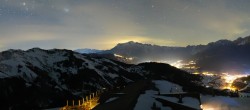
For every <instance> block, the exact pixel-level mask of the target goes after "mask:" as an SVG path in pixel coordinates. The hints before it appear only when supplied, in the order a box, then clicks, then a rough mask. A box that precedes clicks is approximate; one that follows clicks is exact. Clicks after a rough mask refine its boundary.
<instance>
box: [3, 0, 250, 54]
mask: <svg viewBox="0 0 250 110" xmlns="http://www.w3.org/2000/svg"><path fill="white" fill-rule="evenodd" d="M247 35H250V0H0V50H6V49H11V48H12V49H29V48H33V47H40V48H44V49H51V48H66V49H77V48H96V49H109V48H112V47H113V46H115V45H116V44H117V43H123V42H127V41H131V40H133V41H137V42H142V43H151V44H158V45H167V46H187V45H197V44H207V43H209V42H212V41H216V40H219V39H229V40H233V39H235V38H237V37H244V36H247Z"/></svg>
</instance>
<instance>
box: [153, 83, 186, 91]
mask: <svg viewBox="0 0 250 110" xmlns="http://www.w3.org/2000/svg"><path fill="white" fill-rule="evenodd" d="M153 82H154V83H155V86H156V88H158V89H159V91H160V93H161V94H166V93H178V92H183V91H182V87H181V86H179V85H177V84H174V83H171V82H168V81H166V80H154V81H153ZM171 89H172V90H171ZM171 91H172V92H171Z"/></svg>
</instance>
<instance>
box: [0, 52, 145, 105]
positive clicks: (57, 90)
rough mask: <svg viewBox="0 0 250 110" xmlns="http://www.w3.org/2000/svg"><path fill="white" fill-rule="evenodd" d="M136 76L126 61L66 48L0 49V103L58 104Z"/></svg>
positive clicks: (130, 80) (138, 76)
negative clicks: (116, 60)
mask: <svg viewBox="0 0 250 110" xmlns="http://www.w3.org/2000/svg"><path fill="white" fill-rule="evenodd" d="M138 78H141V76H140V75H139V74H133V73H132V72H129V71H128V70H127V66H126V64H121V63H120V62H115V61H111V60H108V59H105V58H91V57H89V56H86V55H82V54H80V53H77V52H73V51H70V50H58V49H53V50H42V49H39V48H33V49H30V50H27V51H22V50H8V51H4V52H1V53H0V82H1V83H0V87H1V90H0V99H5V100H6V101H5V103H6V104H4V103H1V104H3V105H1V106H7V107H11V106H13V107H20V106H27V107H32V108H33V107H35V108H36V107H38V108H39V107H47V106H50V105H51V104H52V105H54V106H55V105H56V104H58V105H60V104H62V103H65V102H63V101H65V100H67V99H68V98H69V99H70V98H73V97H79V96H83V95H85V94H88V93H90V92H91V91H92V92H93V91H96V90H98V89H101V88H103V87H105V88H112V87H114V86H117V85H119V84H120V83H128V82H132V81H134V80H137V79H138ZM58 98H60V99H58ZM14 100H15V101H14ZM19 101H20V102H19ZM54 101H58V102H54ZM60 101H61V102H60ZM20 103H22V104H20ZM8 104H11V105H8ZM30 105H32V106H30Z"/></svg>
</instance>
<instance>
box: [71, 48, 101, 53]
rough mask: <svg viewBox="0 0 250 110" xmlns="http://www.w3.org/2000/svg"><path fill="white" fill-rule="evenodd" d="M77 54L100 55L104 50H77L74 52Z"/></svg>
mask: <svg viewBox="0 0 250 110" xmlns="http://www.w3.org/2000/svg"><path fill="white" fill-rule="evenodd" d="M74 51H75V52H78V53H84V54H91V53H99V52H102V51H103V50H97V49H87V48H86V49H76V50H74Z"/></svg>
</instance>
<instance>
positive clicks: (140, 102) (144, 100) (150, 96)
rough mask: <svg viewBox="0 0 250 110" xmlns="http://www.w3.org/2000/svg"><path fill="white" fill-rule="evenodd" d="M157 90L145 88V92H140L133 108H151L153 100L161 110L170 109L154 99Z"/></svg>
mask: <svg viewBox="0 0 250 110" xmlns="http://www.w3.org/2000/svg"><path fill="white" fill-rule="evenodd" d="M157 93H158V92H157V91H153V90H147V91H145V94H141V95H140V96H139V98H138V99H137V103H136V105H135V108H134V110H152V109H151V107H152V105H153V103H154V102H155V104H156V107H160V108H161V110H172V109H171V108H169V107H163V106H162V104H161V103H160V102H158V101H156V100H155V98H154V97H155V94H157Z"/></svg>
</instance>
